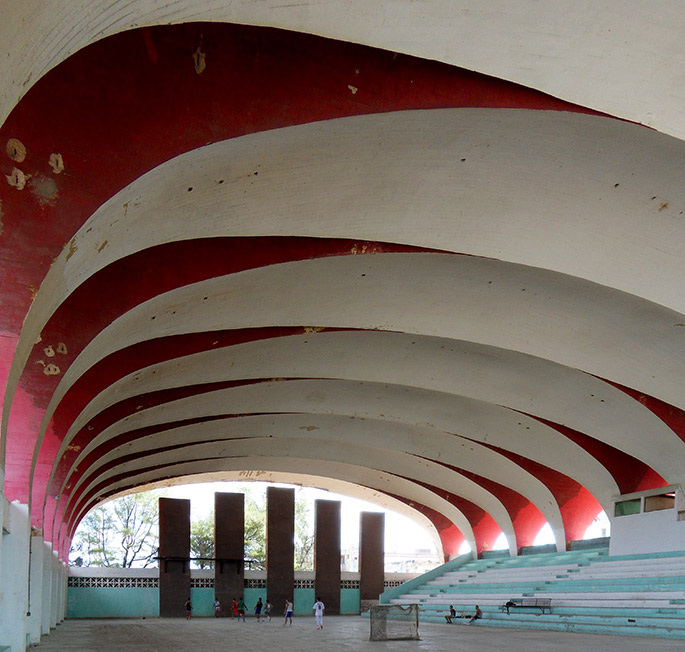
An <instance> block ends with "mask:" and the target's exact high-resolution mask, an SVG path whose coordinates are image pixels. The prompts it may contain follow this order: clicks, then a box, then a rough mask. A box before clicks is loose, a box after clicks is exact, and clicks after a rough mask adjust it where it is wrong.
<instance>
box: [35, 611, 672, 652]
mask: <svg viewBox="0 0 685 652" xmlns="http://www.w3.org/2000/svg"><path fill="white" fill-rule="evenodd" d="M420 635H421V640H420V641H387V642H385V641H384V642H371V641H369V621H368V619H365V618H360V617H357V616H326V618H325V619H324V629H323V630H320V631H319V630H317V629H316V627H315V626H314V618H313V617H296V618H295V619H294V621H293V625H292V626H287V627H284V626H283V622H282V620H281V619H280V618H274V619H273V620H272V621H271V622H264V623H257V622H256V621H255V620H254V617H253V618H252V619H248V620H247V621H246V622H245V623H243V622H238V621H231V619H230V618H218V619H216V618H193V619H192V620H190V621H186V620H184V619H176V618H174V619H171V618H152V619H140V620H128V619H126V620H124V619H122V620H67V621H65V622H63V623H62V624H61V625H59V626H58V627H57V628H56V629H54V630H53V631H52V632H51V633H50V635H49V636H46V637H44V638H43V641H42V642H41V644H40V646H39V647H37V648H35V649H36V652H71V651H76V650H78V651H79V652H105V651H106V652H124V651H125V652H171V651H173V652H228V651H231V652H233V651H235V652H243V651H245V652H247V651H248V650H263V651H265V652H266V651H273V650H280V649H283V650H287V651H288V652H328V651H331V652H337V651H347V650H350V651H351V650H354V651H356V652H367V651H371V650H373V652H383V651H384V650H393V651H398V652H404V651H407V652H409V651H411V652H438V651H439V652H443V651H447V650H449V651H450V652H452V651H456V652H484V651H487V652H498V651H500V650H501V651H505V650H506V652H519V651H520V652H524V651H525V652H537V651H539V652H550V650H553V651H554V652H578V651H582V652H662V651H664V652H667V651H668V650H679V651H680V652H682V650H683V649H685V642H683V641H670V640H663V639H653V638H652V639H647V638H633V637H624V636H598V635H594V634H573V633H559V632H542V631H530V630H514V629H500V628H491V627H482V626H479V625H478V624H477V623H476V624H474V625H465V624H454V625H446V624H445V625H442V624H434V623H423V624H421V626H420Z"/></svg>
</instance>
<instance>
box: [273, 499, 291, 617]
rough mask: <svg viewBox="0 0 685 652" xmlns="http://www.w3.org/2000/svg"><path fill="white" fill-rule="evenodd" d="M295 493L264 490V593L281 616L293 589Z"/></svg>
mask: <svg viewBox="0 0 685 652" xmlns="http://www.w3.org/2000/svg"><path fill="white" fill-rule="evenodd" d="M294 539H295V491H294V490H293V489H282V488H278V487H268V488H267V490H266V587H267V588H266V592H267V596H268V598H269V600H271V603H272V604H273V606H274V610H273V612H274V613H275V614H282V613H283V607H284V606H285V599H286V598H288V599H289V600H291V601H292V600H293V590H294V588H295V542H294Z"/></svg>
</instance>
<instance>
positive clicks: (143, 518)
mask: <svg viewBox="0 0 685 652" xmlns="http://www.w3.org/2000/svg"><path fill="white" fill-rule="evenodd" d="M158 498H159V493H158V492H144V493H139V494H130V495H128V496H124V497H123V498H117V499H115V500H113V501H111V502H109V503H104V504H102V505H99V506H98V507H96V508H95V509H93V510H91V511H90V512H89V513H88V515H87V516H86V517H85V518H84V519H83V521H81V524H80V525H79V529H78V531H77V532H76V536H75V537H74V541H73V545H72V548H71V551H70V552H71V555H73V560H72V561H71V563H73V564H74V565H82V566H106V567H114V568H129V567H131V566H134V565H135V566H143V567H147V566H151V565H154V564H155V559H154V557H156V555H157V549H158V533H157V524H158V522H159V511H158Z"/></svg>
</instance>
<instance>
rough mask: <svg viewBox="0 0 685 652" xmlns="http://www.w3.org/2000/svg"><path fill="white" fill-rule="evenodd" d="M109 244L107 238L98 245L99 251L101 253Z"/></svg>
mask: <svg viewBox="0 0 685 652" xmlns="http://www.w3.org/2000/svg"><path fill="white" fill-rule="evenodd" d="M106 246H107V240H105V241H104V242H103V243H102V244H101V245H100V246H99V247H98V253H101V252H102V250H103V249H104V248H105V247H106Z"/></svg>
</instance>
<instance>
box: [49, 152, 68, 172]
mask: <svg viewBox="0 0 685 652" xmlns="http://www.w3.org/2000/svg"><path fill="white" fill-rule="evenodd" d="M48 164H49V165H50V167H51V168H52V171H53V172H54V173H55V174H59V173H60V172H62V171H63V170H64V159H63V158H62V155H61V154H60V153H59V152H54V153H53V154H50V160H49V161H48Z"/></svg>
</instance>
